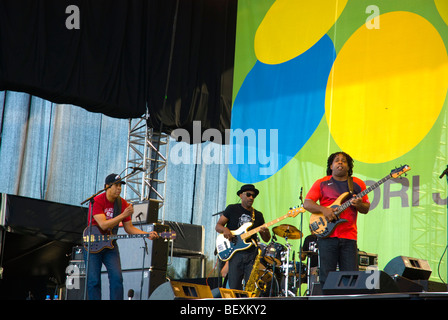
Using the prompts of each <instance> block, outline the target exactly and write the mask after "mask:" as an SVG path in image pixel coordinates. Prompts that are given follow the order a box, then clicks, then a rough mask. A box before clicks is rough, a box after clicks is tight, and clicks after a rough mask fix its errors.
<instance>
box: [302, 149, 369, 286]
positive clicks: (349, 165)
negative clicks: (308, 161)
mask: <svg viewBox="0 0 448 320" xmlns="http://www.w3.org/2000/svg"><path fill="white" fill-rule="evenodd" d="M352 174H353V159H352V158H351V157H350V156H349V155H348V154H347V153H345V152H336V153H333V154H332V155H330V156H329V157H328V160H327V176H326V177H323V178H321V179H319V180H317V181H316V182H315V183H314V184H313V186H312V187H311V189H310V190H309V192H308V194H307V195H306V197H305V201H304V208H305V209H306V210H307V211H309V212H311V213H320V214H323V217H324V218H325V219H326V220H327V221H336V219H346V220H347V221H346V222H343V223H339V224H337V225H336V227H335V228H334V230H333V231H332V233H331V234H330V235H329V236H327V237H318V248H319V258H320V270H319V278H320V282H321V283H322V285H323V284H324V283H325V280H326V278H327V276H328V273H329V272H330V271H335V270H336V267H337V266H339V270H340V271H354V270H358V261H357V254H358V247H357V235H358V232H357V227H356V220H357V216H358V212H360V213H364V214H365V213H367V212H369V209H370V202H369V198H368V197H367V195H364V196H363V197H362V198H358V197H356V194H358V193H360V192H361V191H363V190H365V189H366V185H365V183H364V182H363V181H362V180H360V179H358V178H356V177H352ZM350 179H351V180H352V182H353V183H352V190H350V187H349V180H350ZM346 192H349V193H351V195H350V196H351V199H350V200H348V201H350V202H351V205H350V206H349V207H348V208H347V209H346V210H344V211H343V212H342V213H341V214H340V215H339V217H337V216H336V215H335V211H336V210H337V208H332V207H330V206H331V205H332V204H333V203H334V202H335V201H336V200H337V199H338V197H339V196H341V195H342V194H343V193H346Z"/></svg>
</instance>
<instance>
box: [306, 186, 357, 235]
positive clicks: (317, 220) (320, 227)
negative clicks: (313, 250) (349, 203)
mask: <svg viewBox="0 0 448 320" xmlns="http://www.w3.org/2000/svg"><path fill="white" fill-rule="evenodd" d="M349 198H350V193H349V192H344V193H343V194H341V195H340V196H339V197H338V198H337V199H336V200H335V201H334V202H333V203H332V204H331V205H330V206H328V207H327V208H339V207H340V205H341V203H342V202H344V201H345V200H347V199H349ZM344 222H347V220H346V219H340V218H339V217H338V218H337V219H336V220H334V221H327V219H326V218H325V217H324V215H323V214H322V213H312V214H311V217H310V230H311V232H312V233H314V234H315V235H316V236H317V237H318V238H327V237H329V236H330V235H331V234H332V233H333V231H334V229H335V228H336V226H337V225H339V224H340V223H344Z"/></svg>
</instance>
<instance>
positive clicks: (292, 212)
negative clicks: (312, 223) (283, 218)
mask: <svg viewBox="0 0 448 320" xmlns="http://www.w3.org/2000/svg"><path fill="white" fill-rule="evenodd" d="M304 212H306V210H305V208H304V207H297V208H296V207H294V208H290V209H289V211H288V217H291V218H294V217H296V216H297V215H298V214H299V213H304Z"/></svg>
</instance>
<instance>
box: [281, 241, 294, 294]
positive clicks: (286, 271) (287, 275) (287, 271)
mask: <svg viewBox="0 0 448 320" xmlns="http://www.w3.org/2000/svg"><path fill="white" fill-rule="evenodd" d="M285 240H286V244H285V246H286V259H285V260H286V268H285V289H284V290H285V297H288V295H291V296H293V297H295V294H294V293H292V292H290V291H289V288H288V287H289V253H290V250H291V245H290V244H289V243H288V237H285Z"/></svg>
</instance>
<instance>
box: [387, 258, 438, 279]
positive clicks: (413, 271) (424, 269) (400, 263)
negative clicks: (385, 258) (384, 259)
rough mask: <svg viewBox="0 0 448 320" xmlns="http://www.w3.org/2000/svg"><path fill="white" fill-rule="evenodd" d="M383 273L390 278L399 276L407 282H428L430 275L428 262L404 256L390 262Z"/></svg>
mask: <svg viewBox="0 0 448 320" xmlns="http://www.w3.org/2000/svg"><path fill="white" fill-rule="evenodd" d="M384 271H385V272H386V273H387V274H389V275H390V276H395V275H399V276H402V277H405V278H407V279H409V280H428V279H429V277H430V276H431V273H432V270H431V267H430V266H429V263H428V261H426V260H422V259H416V258H410V257H404V256H398V257H395V258H393V259H392V260H390V261H389V263H388V264H387V265H386V266H385V267H384Z"/></svg>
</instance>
